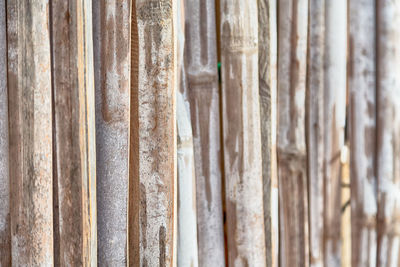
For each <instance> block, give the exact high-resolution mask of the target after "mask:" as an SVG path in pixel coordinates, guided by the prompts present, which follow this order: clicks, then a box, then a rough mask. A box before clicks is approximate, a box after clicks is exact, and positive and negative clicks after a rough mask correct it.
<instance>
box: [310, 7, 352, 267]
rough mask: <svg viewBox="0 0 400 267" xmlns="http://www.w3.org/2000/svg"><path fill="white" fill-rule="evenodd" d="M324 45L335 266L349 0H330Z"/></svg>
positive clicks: (336, 259)
mask: <svg viewBox="0 0 400 267" xmlns="http://www.w3.org/2000/svg"><path fill="white" fill-rule="evenodd" d="M324 47H325V51H324V58H325V59H324V87H325V88H324V101H323V109H324V114H323V118H324V120H323V122H324V127H323V131H324V133H323V137H324V152H323V153H324V157H323V160H324V164H323V166H324V169H323V170H324V194H325V200H324V263H325V265H324V266H327V267H329V266H332V267H335V266H340V265H341V240H340V225H341V163H340V155H341V150H342V147H343V145H344V126H345V121H346V89H347V87H346V86H347V85H346V78H347V76H346V59H347V58H346V56H347V53H346V48H347V1H346V0H335V1H327V2H326V5H325V46H324ZM310 209H311V208H310Z"/></svg>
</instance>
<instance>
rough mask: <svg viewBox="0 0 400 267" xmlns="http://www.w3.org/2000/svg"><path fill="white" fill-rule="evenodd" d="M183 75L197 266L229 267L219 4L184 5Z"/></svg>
mask: <svg viewBox="0 0 400 267" xmlns="http://www.w3.org/2000/svg"><path fill="white" fill-rule="evenodd" d="M185 20H186V21H185V39H186V40H185V52H184V53H185V56H184V57H185V70H186V71H185V75H186V80H187V88H188V97H189V102H190V113H191V122H192V130H193V144H194V159H195V167H196V171H195V172H196V197H197V199H196V202H197V222H198V226H197V230H198V256H199V266H201V267H208V266H215V267H223V266H225V252H224V251H225V250H224V235H223V222H222V195H221V192H222V189H221V154H220V146H221V144H220V118H219V116H220V112H219V100H220V99H219V88H218V71H217V48H216V23H215V2H214V1H212V0H204V1H198V0H185Z"/></svg>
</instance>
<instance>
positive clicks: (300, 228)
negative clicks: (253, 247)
mask: <svg viewBox="0 0 400 267" xmlns="http://www.w3.org/2000/svg"><path fill="white" fill-rule="evenodd" d="M278 12H279V22H278V25H279V26H278V37H279V40H278V44H279V48H278V62H279V66H278V95H277V98H278V102H277V103H278V106H277V109H278V112H277V114H278V126H277V153H278V177H279V210H280V215H279V216H280V222H279V226H280V227H279V229H280V242H279V244H280V265H281V266H283V267H286V266H308V265H309V247H308V244H309V242H308V240H309V237H308V197H307V195H308V193H307V191H308V190H307V159H306V142H305V136H306V135H305V108H304V107H305V93H306V65H307V64H306V63H307V57H306V55H307V28H308V27H307V22H308V1H307V0H299V1H291V0H282V1H279V10H278Z"/></svg>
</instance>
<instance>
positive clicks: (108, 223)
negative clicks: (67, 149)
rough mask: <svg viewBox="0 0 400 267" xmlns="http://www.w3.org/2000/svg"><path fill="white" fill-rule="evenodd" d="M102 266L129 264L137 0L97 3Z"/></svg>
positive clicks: (95, 23)
mask: <svg viewBox="0 0 400 267" xmlns="http://www.w3.org/2000/svg"><path fill="white" fill-rule="evenodd" d="M93 3H94V6H93V20H94V40H95V42H94V52H95V76H96V140H97V141H96V142H97V143H96V148H97V189H98V192H97V194H98V200H97V203H98V238H99V255H98V256H99V264H100V265H110V266H125V265H126V264H127V258H128V255H127V254H128V253H127V249H126V248H127V242H128V239H127V233H128V228H127V220H128V218H127V216H128V215H127V214H128V184H129V164H128V162H129V127H130V126H129V125H130V88H131V87H130V86H131V85H130V75H131V73H130V63H131V62H130V60H131V58H130V54H131V45H130V43H131V38H130V30H131V1H130V0H123V1H114V0H107V1H93Z"/></svg>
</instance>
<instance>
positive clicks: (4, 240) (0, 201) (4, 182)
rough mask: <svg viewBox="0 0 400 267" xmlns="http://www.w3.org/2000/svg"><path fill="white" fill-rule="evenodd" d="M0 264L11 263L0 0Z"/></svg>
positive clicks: (2, 5) (4, 43)
mask: <svg viewBox="0 0 400 267" xmlns="http://www.w3.org/2000/svg"><path fill="white" fill-rule="evenodd" d="M0 60H1V61H0V207H1V208H0V266H10V265H11V233H10V177H9V175H8V103H7V102H8V98H7V96H8V94H7V33H6V1H5V0H1V1H0Z"/></svg>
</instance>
